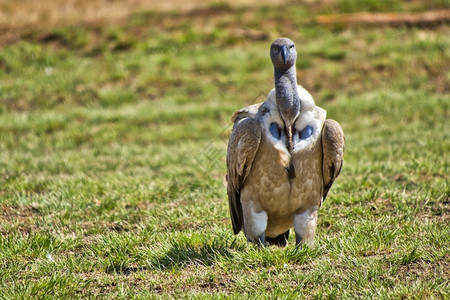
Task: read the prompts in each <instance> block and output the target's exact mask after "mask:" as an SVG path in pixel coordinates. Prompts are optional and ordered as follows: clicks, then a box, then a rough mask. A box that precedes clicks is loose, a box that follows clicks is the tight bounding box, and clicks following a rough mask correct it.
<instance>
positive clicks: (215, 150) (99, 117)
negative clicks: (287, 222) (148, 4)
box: [0, 1, 450, 299]
mask: <svg viewBox="0 0 450 300" xmlns="http://www.w3.org/2000/svg"><path fill="white" fill-rule="evenodd" d="M356 3H357V2H355V1H341V2H339V3H338V4H334V6H333V9H335V10H336V11H341V12H347V11H355V10H359V9H365V10H366V9H367V10H373V11H385V10H396V11H416V10H419V9H420V8H421V7H424V6H426V5H425V2H423V1H414V3H411V4H408V5H409V6H408V5H406V4H405V6H403V5H402V4H401V3H400V2H394V1H392V2H389V3H388V2H386V3H384V4H383V5H381V4H380V5H381V6H377V5H376V3H375V2H373V3H372V2H365V4H364V5H362V4H356ZM426 3H428V2H426ZM442 3H443V2H442V1H436V2H432V3H431V4H429V3H428V4H429V5H430V6H429V7H431V8H440V7H441V6H442V5H443V4H442ZM361 5H362V6H361ZM366 6H367V8H366ZM213 7H220V8H221V9H222V12H217V11H214V10H210V11H208V10H205V11H201V12H197V13H198V15H197V14H196V13H191V14H181V13H176V12H172V13H167V14H156V13H153V12H149V13H147V12H142V13H138V14H136V15H133V17H131V18H130V19H129V21H126V22H123V23H122V24H118V25H101V24H96V25H79V26H69V27H62V28H54V29H47V30H41V31H39V30H35V31H30V32H25V33H24V34H23V36H22V39H21V40H20V41H17V42H15V43H13V44H8V45H3V46H2V47H1V48H0V235H1V237H0V298H6V299H22V298H53V299H63V298H89V297H106V298H114V299H115V298H139V299H146V298H159V297H161V298H171V297H176V298H199V299H203V298H226V297H233V298H244V299H247V298H270V299H272V298H282V299H298V298H314V299H322V298H332V299H333V298H337V299H354V298H363V299H366V298H368V299H403V298H408V299H410V298H413V299H448V298H449V297H450V281H449V278H450V268H449V262H450V256H449V253H450V230H449V226H448V224H449V216H450V207H449V205H450V202H449V197H450V187H449V180H448V174H449V173H450V162H449V153H450V142H449V141H450V121H449V120H450V97H449V92H450V84H449V81H450V73H449V68H448V64H449V61H450V36H449V35H448V31H449V25H448V24H441V25H437V26H435V27H432V28H405V27H396V28H391V27H381V28H375V27H352V28H342V29H339V30H337V29H329V28H326V27H321V26H318V25H316V24H315V23H314V22H312V17H313V12H316V11H328V10H329V9H330V6H303V7H296V8H293V9H289V10H288V12H289V14H290V15H292V16H296V18H293V19H289V20H287V19H285V18H282V15H283V12H285V13H286V8H284V7H270V6H261V7H258V6H257V7H243V8H238V9H236V8H232V7H228V6H226V5H225V6H224V4H221V3H216V4H215V5H214V6H213ZM275 8H278V9H275ZM201 14H203V15H201ZM199 15H201V16H202V18H204V20H206V21H207V24H209V25H208V26H205V23H204V22H203V21H201V19H200V18H199ZM236 22H237V23H241V25H240V26H239V27H243V28H249V29H253V30H261V31H264V32H265V33H266V34H267V38H263V40H258V39H256V40H251V39H247V38H246V36H245V32H244V33H242V32H241V31H238V30H236V29H237V25H236ZM154 24H158V26H153V25H154ZM280 35H287V36H290V37H291V38H292V39H293V40H295V41H296V43H297V47H298V51H299V55H298V68H299V72H298V75H299V82H300V83H301V84H303V85H304V86H305V87H306V88H307V89H308V90H310V92H311V93H312V95H313V96H314V97H315V100H316V103H317V104H318V105H320V106H322V107H323V108H325V109H326V110H327V111H328V117H329V118H333V119H336V120H337V121H338V122H339V123H340V124H341V125H342V127H343V129H344V131H345V133H346V152H345V162H344V167H343V170H342V173H341V175H340V177H339V178H338V180H337V181H336V183H335V185H334V186H333V188H332V190H331V192H330V194H329V196H328V198H327V200H326V201H325V203H324V205H323V207H322V208H321V210H320V212H319V223H318V228H317V235H316V242H315V244H314V245H313V246H312V247H307V246H303V247H300V248H295V247H294V246H293V243H294V237H293V236H291V237H290V245H289V246H287V247H286V248H277V247H268V248H266V249H258V248H257V247H254V246H253V245H249V244H247V243H246V241H245V238H244V236H243V234H242V233H241V234H240V235H238V236H234V235H233V234H232V229H231V222H230V220H229V214H228V204H227V199H226V191H225V187H224V185H223V181H224V175H225V153H226V143H227V138H228V134H229V132H230V130H231V124H230V121H229V120H230V117H231V114H232V113H233V112H234V111H235V110H237V109H239V108H241V107H242V106H245V105H247V104H250V103H252V102H259V101H263V100H264V97H265V95H266V94H267V92H268V91H269V90H270V89H271V87H272V85H273V78H272V76H273V74H272V66H271V63H270V60H269V55H268V49H269V45H270V42H271V40H272V39H274V38H276V37H278V36H280Z"/></svg>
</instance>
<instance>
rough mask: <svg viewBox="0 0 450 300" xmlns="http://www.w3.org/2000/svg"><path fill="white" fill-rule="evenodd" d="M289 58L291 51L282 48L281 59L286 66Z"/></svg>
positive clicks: (285, 47) (284, 47)
mask: <svg viewBox="0 0 450 300" xmlns="http://www.w3.org/2000/svg"><path fill="white" fill-rule="evenodd" d="M288 56H289V49H288V47H287V46H284V45H283V46H281V57H282V58H283V61H284V64H286V63H287V60H288Z"/></svg>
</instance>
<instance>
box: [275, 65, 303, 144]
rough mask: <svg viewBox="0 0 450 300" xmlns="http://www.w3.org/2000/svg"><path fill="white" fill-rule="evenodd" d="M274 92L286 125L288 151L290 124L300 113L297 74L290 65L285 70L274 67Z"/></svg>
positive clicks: (290, 134) (292, 123) (290, 139)
mask: <svg viewBox="0 0 450 300" xmlns="http://www.w3.org/2000/svg"><path fill="white" fill-rule="evenodd" d="M274 77H275V94H276V101H277V106H278V110H279V112H280V114H281V117H282V119H283V121H284V125H285V127H286V129H285V130H286V136H287V144H286V147H287V149H288V151H289V152H292V150H293V143H294V141H293V137H292V126H293V125H294V122H295V120H296V119H297V117H298V114H299V113H300V97H299V95H298V90H297V75H296V71H295V67H294V66H292V67H291V68H289V69H288V70H287V71H286V72H280V71H278V70H276V69H275V75H274Z"/></svg>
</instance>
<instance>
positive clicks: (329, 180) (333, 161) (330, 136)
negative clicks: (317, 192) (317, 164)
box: [322, 119, 345, 201]
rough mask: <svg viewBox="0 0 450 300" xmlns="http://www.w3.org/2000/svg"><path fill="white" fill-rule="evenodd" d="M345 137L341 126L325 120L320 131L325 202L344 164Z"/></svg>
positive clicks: (333, 121)
mask: <svg viewBox="0 0 450 300" xmlns="http://www.w3.org/2000/svg"><path fill="white" fill-rule="evenodd" d="M344 143H345V136H344V131H343V130H342V128H341V126H340V125H339V123H338V122H336V121H335V120H331V119H327V120H325V123H324V124H323V129H322V147H323V154H322V155H323V165H322V173H323V186H324V187H323V198H322V201H325V198H326V197H327V194H328V191H329V190H330V188H331V186H332V185H333V182H334V180H335V179H336V178H337V177H338V175H339V172H341V168H342V164H343V162H344Z"/></svg>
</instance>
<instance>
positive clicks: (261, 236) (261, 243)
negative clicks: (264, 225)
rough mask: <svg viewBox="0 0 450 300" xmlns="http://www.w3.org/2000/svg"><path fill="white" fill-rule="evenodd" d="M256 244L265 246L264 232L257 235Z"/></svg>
mask: <svg viewBox="0 0 450 300" xmlns="http://www.w3.org/2000/svg"><path fill="white" fill-rule="evenodd" d="M257 244H258V246H260V247H265V246H266V234H265V233H264V232H263V233H261V234H260V235H259V236H258V241H257Z"/></svg>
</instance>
